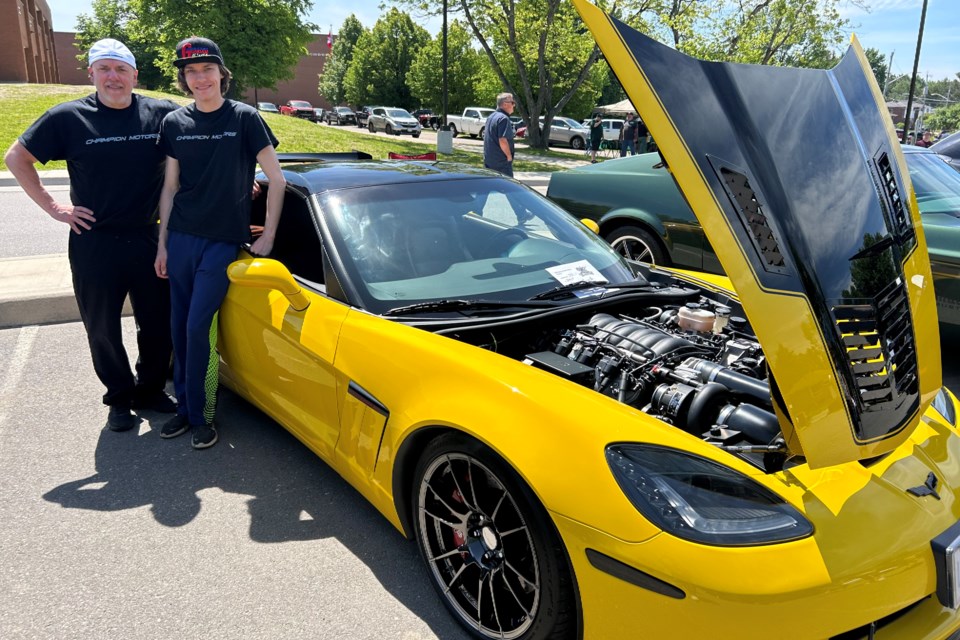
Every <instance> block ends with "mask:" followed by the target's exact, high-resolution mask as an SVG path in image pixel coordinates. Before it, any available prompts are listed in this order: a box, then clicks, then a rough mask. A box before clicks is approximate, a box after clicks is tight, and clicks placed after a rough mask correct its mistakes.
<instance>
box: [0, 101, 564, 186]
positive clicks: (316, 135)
mask: <svg viewBox="0 0 960 640" xmlns="http://www.w3.org/2000/svg"><path fill="white" fill-rule="evenodd" d="M92 91H93V87H89V86H77V85H36V84H0V147H2V149H3V152H4V153H5V152H6V149H7V148H8V147H9V146H10V144H11V143H12V142H13V141H14V140H16V139H17V137H18V136H19V135H20V134H21V133H23V131H24V130H25V129H26V128H27V127H29V126H30V124H31V123H32V122H33V121H34V120H36V119H37V118H39V117H40V116H41V115H42V114H43V112H44V111H46V110H47V109H49V108H50V107H52V106H54V105H56V104H59V103H61V102H65V101H67V100H76V99H77V98H82V97H84V96H86V95H88V94H90V93H91V92H92ZM137 93H143V94H144V95H148V96H153V97H155V98H166V99H169V100H173V101H174V102H177V103H179V104H189V103H190V100H189V99H188V98H184V97H183V96H177V95H172V94H167V93H160V92H157V91H140V90H138V91H137ZM263 117H264V120H266V122H267V124H269V125H270V128H271V129H273V133H274V135H276V136H277V139H278V140H280V148H279V151H281V152H283V151H303V152H326V153H332V152H342V151H354V150H356V151H365V152H366V153H369V154H370V155H371V156H373V157H374V158H386V157H387V154H388V153H389V152H391V151H393V152H395V153H403V154H419V153H426V152H428V151H434V150H435V146H434V145H433V144H428V143H422V142H419V141H418V140H414V139H412V138H409V137H406V136H398V137H393V136H390V137H388V136H379V135H378V136H371V135H367V134H364V133H360V132H359V131H358V130H357V129H356V128H354V127H328V126H325V125H317V124H314V123H312V122H307V121H306V120H300V119H297V118H290V117H287V116H280V115H277V114H272V113H265V114H263ZM0 156H2V153H0ZM442 157H443V159H444V160H450V161H454V162H462V163H465V164H470V165H474V166H483V156H482V154H480V153H471V152H467V151H460V150H454V152H453V154H451V155H448V156H442ZM559 157H563V156H559ZM38 168H41V169H65V168H66V163H65V162H63V161H55V162H48V163H47V164H46V165H43V166H42V167H41V166H40V165H38ZM558 168H559V167H556V166H553V165H549V164H546V163H541V162H530V161H525V160H517V161H516V162H515V163H514V169H515V170H516V171H556V170H557V169H558ZM6 169H7V166H6V164H5V163H4V162H3V159H2V157H0V171H5V170H6Z"/></svg>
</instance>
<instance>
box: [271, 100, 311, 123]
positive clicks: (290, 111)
mask: <svg viewBox="0 0 960 640" xmlns="http://www.w3.org/2000/svg"><path fill="white" fill-rule="evenodd" d="M280 114H281V115H285V116H295V117H297V118H304V119H306V120H309V121H310V122H316V121H317V112H316V111H314V110H313V105H312V104H310V103H309V102H307V101H306V100H287V103H286V104H282V105H280Z"/></svg>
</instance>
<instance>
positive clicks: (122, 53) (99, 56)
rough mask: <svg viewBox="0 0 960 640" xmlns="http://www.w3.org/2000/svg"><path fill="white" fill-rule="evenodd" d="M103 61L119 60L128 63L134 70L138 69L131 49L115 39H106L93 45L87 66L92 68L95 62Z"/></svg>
mask: <svg viewBox="0 0 960 640" xmlns="http://www.w3.org/2000/svg"><path fill="white" fill-rule="evenodd" d="M103 59H109V60H119V61H121V62H126V63H127V64H128V65H130V66H131V67H133V68H134V69H136V68H137V61H136V59H135V58H134V57H133V54H132V53H130V49H127V45H125V44H123V43H122V42H120V41H119V40H114V39H113V38H104V39H103V40H97V41H96V42H94V43H93V46H92V47H90V55H89V56H88V57H87V66H90V67H92V66H93V63H94V62H96V61H98V60H103Z"/></svg>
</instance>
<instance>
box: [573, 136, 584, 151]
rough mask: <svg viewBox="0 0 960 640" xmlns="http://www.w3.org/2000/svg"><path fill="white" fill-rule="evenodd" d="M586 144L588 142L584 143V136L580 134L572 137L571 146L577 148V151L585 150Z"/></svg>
mask: <svg viewBox="0 0 960 640" xmlns="http://www.w3.org/2000/svg"><path fill="white" fill-rule="evenodd" d="M584 146H586V144H585V143H584V141H583V138H581V137H580V136H574V137H572V138H570V147H571V148H572V149H576V150H577V151H581V150H583V147H584Z"/></svg>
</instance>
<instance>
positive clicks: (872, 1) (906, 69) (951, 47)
mask: <svg viewBox="0 0 960 640" xmlns="http://www.w3.org/2000/svg"><path fill="white" fill-rule="evenodd" d="M47 2H48V4H49V5H50V10H51V12H52V13H53V28H54V30H56V31H72V30H73V29H74V25H75V23H76V18H77V15H78V14H81V13H89V12H90V0H47ZM380 2H381V0H353V1H352V2H344V3H340V2H332V1H331V0H314V7H313V11H312V14H311V16H310V19H311V20H312V21H313V22H314V23H316V24H317V25H318V26H319V27H320V32H321V33H326V32H327V31H328V30H330V28H331V26H332V28H333V29H334V31H336V29H337V28H339V26H340V25H341V24H342V23H343V20H344V19H345V18H346V17H347V16H348V15H350V14H351V13H353V14H356V16H357V18H358V19H359V20H360V22H361V23H363V24H364V25H365V26H367V27H372V26H373V24H374V23H375V22H376V21H377V18H378V17H379V15H380V9H379V8H378V5H379V4H380ZM386 4H389V3H386ZM867 4H868V5H869V6H870V7H871V10H870V12H864V11H862V10H860V9H858V8H856V7H855V6H854V5H852V4H850V3H847V2H844V3H843V6H842V11H843V15H844V17H846V18H848V19H849V20H850V22H851V23H852V25H853V32H854V33H856V34H857V37H858V38H859V39H860V43H861V44H862V45H863V47H864V49H867V48H871V47H872V48H874V49H879V50H880V51H881V52H883V54H884V56H886V57H887V58H889V56H890V53H891V52H893V54H894V55H893V72H894V73H895V74H898V75H899V74H904V73H911V72H912V71H913V57H914V53H915V51H916V47H917V32H918V30H919V28H920V9H921V7H922V5H923V0H867ZM420 23H421V24H423V25H424V26H425V27H426V28H427V29H428V30H429V31H431V32H433V33H436V32H437V31H439V29H440V22H439V20H436V19H431V20H427V21H421V22H420ZM957 72H960V0H928V6H927V21H926V26H925V28H924V34H923V48H922V50H921V53H920V67H919V74H920V76H921V77H924V76H926V75H927V74H929V77H930V79H931V80H940V79H942V78H947V77H950V78H952V77H954V75H955V74H956V73H957Z"/></svg>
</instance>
